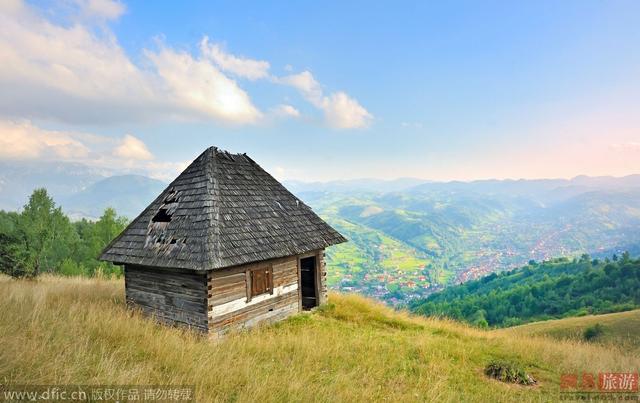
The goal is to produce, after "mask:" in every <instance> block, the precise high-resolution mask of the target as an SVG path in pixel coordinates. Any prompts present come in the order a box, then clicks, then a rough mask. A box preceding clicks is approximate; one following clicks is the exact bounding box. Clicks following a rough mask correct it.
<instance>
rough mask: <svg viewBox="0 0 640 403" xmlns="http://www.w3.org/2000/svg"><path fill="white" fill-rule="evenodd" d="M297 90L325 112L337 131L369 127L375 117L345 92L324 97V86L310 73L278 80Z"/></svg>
mask: <svg viewBox="0 0 640 403" xmlns="http://www.w3.org/2000/svg"><path fill="white" fill-rule="evenodd" d="M276 80H277V82H279V83H281V84H285V85H289V86H291V87H294V88H296V89H297V90H298V91H299V92H300V93H301V94H302V96H303V97H304V98H305V99H306V100H307V101H309V102H310V103H311V104H312V105H314V106H315V107H317V108H319V109H321V110H323V111H324V117H325V121H326V123H327V124H328V125H329V126H330V127H333V128H335V129H362V128H365V127H368V126H369V125H370V124H371V121H372V120H373V116H372V115H371V114H370V113H369V112H368V111H367V110H366V109H365V108H364V107H363V106H362V105H360V103H358V101H357V100H355V99H354V98H351V97H350V96H349V95H347V94H346V93H345V92H342V91H339V92H334V93H332V94H330V95H328V96H325V95H323V91H322V86H321V85H320V83H319V82H318V81H317V80H316V79H315V78H314V77H313V74H311V72H309V71H303V72H302V73H298V74H292V75H288V76H285V77H281V78H278V79H276Z"/></svg>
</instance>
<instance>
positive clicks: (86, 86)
mask: <svg viewBox="0 0 640 403" xmlns="http://www.w3.org/2000/svg"><path fill="white" fill-rule="evenodd" d="M82 3H83V6H84V7H85V8H84V9H83V10H88V11H86V12H92V13H94V14H96V15H98V14H99V15H101V16H102V17H104V18H115V17H117V16H118V15H119V14H120V13H121V12H122V11H123V9H122V8H118V4H120V3H113V2H106V1H97V0H96V1H94V0H86V1H84V0H83V1H82ZM99 32H100V34H97V33H96V32H94V31H93V30H92V29H91V27H89V26H86V25H83V23H80V22H76V23H74V24H72V25H70V26H62V25H57V24H55V23H53V22H51V21H49V20H47V19H46V18H44V17H43V16H41V15H40V14H38V13H37V12H35V11H34V10H33V9H31V8H30V7H29V6H27V5H25V4H23V3H20V2H16V1H14V2H12V3H10V4H4V5H3V6H2V7H0V56H1V57H2V63H0V86H2V88H3V91H1V92H0V114H2V115H4V116H8V117H14V118H15V117H18V118H48V119H55V120H60V121H64V122H69V123H113V122H122V121H139V120H150V119H154V120H156V119H163V118H165V117H167V116H170V117H174V118H175V117H178V118H186V119H194V118H195V119H212V120H217V121H222V122H226V123H234V124H246V123H254V122H255V121H256V120H257V119H258V118H259V117H260V112H259V111H258V109H257V108H256V107H255V106H254V105H253V104H252V103H251V100H250V98H249V96H248V94H247V93H246V92H245V91H243V90H242V89H241V88H240V87H239V86H238V85H237V84H236V83H235V81H233V80H231V79H230V78H228V77H226V76H225V75H224V74H223V73H222V72H221V71H220V70H219V69H218V68H217V67H216V66H215V65H214V64H213V62H211V61H210V60H208V59H206V58H204V57H203V58H201V59H197V58H194V57H193V56H191V55H190V54H187V53H182V52H177V51H174V50H172V49H169V48H166V47H161V48H160V49H159V50H158V51H155V52H154V51H145V52H144V53H143V56H145V57H144V58H146V61H147V62H150V63H146V64H147V65H149V64H150V65H151V66H150V67H148V68H146V69H142V68H140V67H138V66H137V65H135V64H134V63H133V62H132V61H131V60H130V59H129V57H128V56H127V55H126V54H125V52H124V51H123V50H122V48H121V47H120V45H119V44H118V42H117V39H116V38H115V36H114V35H113V34H112V33H111V32H110V31H109V30H108V29H106V28H105V29H102V30H99ZM144 58H143V59H144Z"/></svg>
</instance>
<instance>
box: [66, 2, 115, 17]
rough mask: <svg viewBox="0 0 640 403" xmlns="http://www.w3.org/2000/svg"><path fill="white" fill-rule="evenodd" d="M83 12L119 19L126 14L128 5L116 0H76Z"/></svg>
mask: <svg viewBox="0 0 640 403" xmlns="http://www.w3.org/2000/svg"><path fill="white" fill-rule="evenodd" d="M76 3H77V4H78V6H79V7H80V9H81V11H82V13H83V14H84V15H85V16H87V17H93V18H99V19H105V20H117V19H118V18H120V16H122V14H124V12H125V10H126V7H125V6H124V4H122V3H121V2H119V1H114V0H76Z"/></svg>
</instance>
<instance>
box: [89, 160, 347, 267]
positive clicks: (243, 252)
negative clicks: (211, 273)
mask: <svg viewBox="0 0 640 403" xmlns="http://www.w3.org/2000/svg"><path fill="white" fill-rule="evenodd" d="M345 241H346V239H345V238H344V237H343V236H342V235H340V234H339V233H338V232H337V231H336V230H334V229H333V228H331V227H330V226H329V225H328V224H327V223H325V222H324V221H322V219H320V217H318V216H317V215H316V214H315V213H314V212H313V211H312V210H311V208H310V207H308V206H307V205H305V204H304V203H303V202H301V201H300V200H299V199H298V198H296V197H295V196H294V195H293V194H291V193H290V192H289V191H288V190H287V189H286V188H285V187H284V186H282V184H280V183H279V182H278V181H277V180H275V179H274V178H273V177H272V176H271V175H269V174H268V173H267V172H266V171H264V170H263V169H262V168H261V167H260V166H259V165H258V164H256V163H255V162H254V161H253V160H252V159H251V158H249V157H248V156H247V155H246V154H230V153H228V152H227V151H221V150H219V149H217V148H215V147H210V148H208V149H207V150H205V152H203V153H202V154H201V155H200V156H199V157H198V158H196V160H195V161H193V163H192V164H191V165H189V167H188V168H187V169H186V170H185V171H184V172H182V174H180V175H179V176H178V177H177V178H176V179H175V180H174V181H173V182H172V183H171V184H170V185H169V186H168V187H167V189H165V190H164V191H163V192H162V193H161V194H160V195H159V196H158V197H157V198H156V199H155V200H154V201H153V202H152V203H151V204H150V205H149V206H148V207H147V208H146V209H145V210H144V211H143V212H142V213H141V214H140V215H139V216H138V217H137V218H135V219H134V220H133V222H131V224H129V226H128V227H127V228H126V229H125V230H124V231H123V232H122V234H120V235H119V236H118V237H117V238H116V239H114V240H113V241H112V242H111V244H109V245H108V246H107V247H106V248H105V250H104V251H103V252H102V254H101V255H100V259H102V260H106V261H110V262H114V263H119V264H124V263H126V264H139V265H146V266H157V267H167V268H182V269H194V270H211V269H220V268H224V267H229V266H235V265H240V264H245V263H250V262H256V261H261V260H266V259H272V258H278V257H284V256H292V255H298V254H301V253H305V252H309V251H312V250H316V249H322V248H325V247H327V246H330V245H335V244H338V243H341V242H345Z"/></svg>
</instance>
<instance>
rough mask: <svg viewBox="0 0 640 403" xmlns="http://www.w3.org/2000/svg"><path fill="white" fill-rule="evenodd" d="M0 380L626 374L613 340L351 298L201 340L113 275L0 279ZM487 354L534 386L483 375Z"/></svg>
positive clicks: (402, 397)
mask: <svg viewBox="0 0 640 403" xmlns="http://www.w3.org/2000/svg"><path fill="white" fill-rule="evenodd" d="M0 293H1V294H2V295H3V298H2V299H0V310H1V311H2V315H1V316H0V345H1V346H2V348H1V349H0V379H2V383H32V384H49V383H67V384H69V383H79V384H194V385H195V386H196V393H197V397H198V401H255V400H256V399H260V400H264V401H326V400H327V399H331V400H337V401H378V400H383V399H386V400H389V401H416V400H418V401H435V400H437V401H460V400H465V401H484V402H486V401H496V402H498V401H514V400H516V401H539V400H556V399H557V395H556V393H557V392H558V390H559V377H560V374H561V373H565V372H575V373H578V372H595V373H597V372H601V371H614V372H615V371H623V372H628V371H631V370H635V369H637V368H638V367H640V357H638V356H636V355H632V354H629V353H626V352H621V351H620V350H618V349H616V348H610V347H604V346H598V345H588V344H584V343H575V342H571V341H551V340H549V339H545V338H541V337H534V338H531V337H528V336H523V335H520V334H515V333H510V334H506V333H500V332H487V331H481V330H477V329H473V328H470V327H467V326H464V325H460V324H457V323H455V322H451V321H443V320H435V319H427V318H419V317H414V316H409V315H407V314H403V313H397V312H394V311H391V310H390V309H388V308H386V307H384V306H382V305H380V304H379V303H375V302H372V301H370V300H367V299H364V298H362V297H358V296H352V295H338V294H334V295H331V296H330V300H331V303H330V304H329V305H327V306H325V307H323V308H322V309H320V310H318V311H316V312H314V313H312V314H301V315H298V316H295V317H292V318H290V319H289V320H287V321H285V322H283V323H281V324H278V325H275V326H269V327H262V328H258V329H254V330H252V331H249V332H243V333H237V334H232V335H229V336H228V337H227V338H225V339H224V340H222V341H219V342H212V341H208V340H206V339H204V338H202V337H200V336H198V335H196V334H193V333H190V332H189V331H182V330H178V329H173V328H166V327H163V326H160V325H157V324H155V323H154V322H152V321H151V320H148V319H144V318H142V317H140V316H139V315H138V314H136V313H132V312H131V311H129V310H127V309H126V307H125V305H124V303H123V283H122V281H116V280H100V279H80V278H71V279H70V278H66V279H64V278H57V277H44V278H42V279H40V280H38V281H24V280H20V281H16V280H8V279H2V280H0ZM493 359H502V360H508V361H511V362H517V363H519V364H520V365H522V366H523V367H524V368H525V369H526V370H527V371H528V372H530V373H531V374H532V375H533V376H534V377H535V378H536V379H538V380H539V384H538V385H536V386H532V387H525V386H515V385H507V384H503V383H501V382H498V381H495V380H491V379H487V378H486V377H485V376H484V375H483V368H484V367H485V366H486V365H487V363H488V362H490V361H491V360H493Z"/></svg>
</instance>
